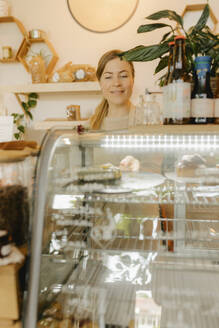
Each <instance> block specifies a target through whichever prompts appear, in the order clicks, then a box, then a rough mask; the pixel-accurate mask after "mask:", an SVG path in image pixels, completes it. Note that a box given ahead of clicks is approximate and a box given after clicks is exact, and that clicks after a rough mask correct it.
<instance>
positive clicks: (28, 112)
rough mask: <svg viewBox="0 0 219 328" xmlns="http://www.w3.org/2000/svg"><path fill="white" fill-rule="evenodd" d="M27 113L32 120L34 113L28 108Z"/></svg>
mask: <svg viewBox="0 0 219 328" xmlns="http://www.w3.org/2000/svg"><path fill="white" fill-rule="evenodd" d="M26 114H27V115H28V116H29V118H30V119H31V120H32V119H33V115H32V113H31V112H30V111H29V110H28V111H26Z"/></svg>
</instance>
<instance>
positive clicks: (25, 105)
mask: <svg viewBox="0 0 219 328" xmlns="http://www.w3.org/2000/svg"><path fill="white" fill-rule="evenodd" d="M21 105H22V107H23V109H24V110H25V111H27V110H28V105H27V104H26V103H25V102H24V101H22V102H21Z"/></svg>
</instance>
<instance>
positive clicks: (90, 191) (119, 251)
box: [25, 130, 219, 328]
mask: <svg viewBox="0 0 219 328" xmlns="http://www.w3.org/2000/svg"><path fill="white" fill-rule="evenodd" d="M218 163H219V134H218V135H217V134H210V133H209V134H192V133H190V134H162V135H161V134H157V133H155V134H141V135H130V134H124V133H123V134H120V133H117V134H112V133H111V134H110V133H109V134H108V135H106V134H104V133H88V134H82V135H78V134H77V133H74V132H72V131H68V130H64V131H62V130H60V131H53V132H51V133H50V134H49V135H48V136H47V138H46V139H45V141H44V144H43V146H42V151H41V157H40V158H39V162H38V168H37V176H36V186H35V189H36V197H35V205H34V226H33V236H32V258H31V271H30V284H29V286H30V288H29V292H28V302H27V311H26V313H27V314H26V317H25V327H30V326H31V327H47V326H48V327H85V326H86V327H87V326H89V327H100V328H103V327H109V326H116V327H117V326H118V327H139V328H140V327H153V328H154V327H157V328H158V327H163V328H166V327H202V326H203V327H206V326H208V327H217V326H218V323H219V317H218V314H217V315H216V316H212V315H211V313H214V314H216V308H217V304H218V302H219V297H218V296H217V295H218V293H215V286H216V285H217V282H218V280H219V278H218V272H217V271H218V263H219V262H218V250H219V239H218V236H219V220H218V219H219V214H218V204H219V202H218V197H219V167H218ZM200 309H204V310H203V311H201V310H200ZM206 322H207V323H208V324H207V325H204V323H206ZM202 323H203V324H202Z"/></svg>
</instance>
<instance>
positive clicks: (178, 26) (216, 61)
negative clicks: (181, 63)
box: [121, 4, 219, 86]
mask: <svg viewBox="0 0 219 328" xmlns="http://www.w3.org/2000/svg"><path fill="white" fill-rule="evenodd" d="M209 15H210V9H209V5H208V4H206V6H205V7H204V9H203V11H202V14H201V16H200V18H199V20H198V22H197V23H196V25H195V26H191V27H190V28H189V29H188V30H187V31H186V30H185V28H184V23H183V17H181V16H180V15H179V14H177V13H176V12H175V11H172V10H161V11H158V12H155V13H154V14H152V15H150V16H148V17H146V19H149V20H152V21H158V20H160V19H163V18H164V19H169V20H170V22H173V21H174V23H175V26H172V25H171V24H166V23H165V24H164V23H157V22H156V23H150V24H145V25H141V26H139V28H138V30H137V32H138V33H148V32H152V31H155V30H157V29H161V28H169V31H167V32H165V33H164V35H163V37H162V39H161V41H160V42H158V43H157V44H153V45H147V46H144V45H140V46H137V47H135V48H132V49H130V50H127V51H125V52H124V53H122V54H121V56H122V57H124V58H125V59H126V60H128V61H139V62H146V61H152V60H156V59H159V61H158V65H157V66H156V68H155V72H154V74H157V73H159V72H161V71H162V70H164V69H165V68H166V67H167V65H168V51H169V46H168V44H169V42H170V41H173V40H174V37H175V36H176V35H178V34H184V35H185V36H186V57H187V67H186V71H187V74H188V76H189V77H192V75H193V69H194V60H195V57H197V56H198V55H202V56H206V55H208V56H211V58H212V63H211V76H216V72H217V70H218V69H219V36H218V35H215V34H213V33H212V31H211V30H210V28H209V27H208V26H207V25H206V24H207V20H208V17H209ZM165 75H166V74H164V75H162V76H161V77H160V79H159V80H160V86H162V85H163V81H164V78H165Z"/></svg>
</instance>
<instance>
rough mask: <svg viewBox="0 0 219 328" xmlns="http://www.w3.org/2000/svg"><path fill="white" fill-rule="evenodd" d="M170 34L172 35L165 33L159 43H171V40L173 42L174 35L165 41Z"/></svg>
mask: <svg viewBox="0 0 219 328" xmlns="http://www.w3.org/2000/svg"><path fill="white" fill-rule="evenodd" d="M171 33H172V32H167V33H165V34H164V35H163V37H162V39H161V41H160V43H162V42H164V41H167V42H170V41H173V40H174V35H173V34H172V35H171V37H170V38H169V39H167V38H168V36H169V35H170V34H171Z"/></svg>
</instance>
